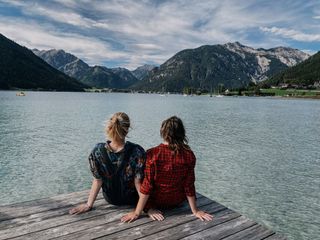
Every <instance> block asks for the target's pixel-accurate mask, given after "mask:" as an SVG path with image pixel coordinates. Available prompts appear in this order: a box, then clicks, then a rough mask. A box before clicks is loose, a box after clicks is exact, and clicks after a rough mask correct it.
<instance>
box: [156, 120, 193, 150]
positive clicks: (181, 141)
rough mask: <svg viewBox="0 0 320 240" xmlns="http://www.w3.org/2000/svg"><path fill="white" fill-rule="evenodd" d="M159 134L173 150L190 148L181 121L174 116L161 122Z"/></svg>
mask: <svg viewBox="0 0 320 240" xmlns="http://www.w3.org/2000/svg"><path fill="white" fill-rule="evenodd" d="M160 135H161V137H162V138H163V140H165V141H166V142H167V143H168V144H169V148H170V149H171V150H173V151H175V152H177V151H180V150H182V149H190V148H189V146H188V138H187V136H186V131H185V128H184V126H183V122H182V120H181V119H180V118H178V117H176V116H173V117H170V118H168V119H166V120H164V121H163V122H162V125H161V129H160Z"/></svg>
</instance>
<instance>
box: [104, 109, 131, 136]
mask: <svg viewBox="0 0 320 240" xmlns="http://www.w3.org/2000/svg"><path fill="white" fill-rule="evenodd" d="M129 128H130V118H129V116H128V115H127V114H126V113H124V112H117V113H115V114H113V116H112V117H111V118H110V120H109V121H108V123H107V126H106V134H107V136H108V137H109V138H110V140H114V141H124V140H125V138H126V136H127V134H128V132H129Z"/></svg>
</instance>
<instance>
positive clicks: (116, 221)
mask: <svg viewBox="0 0 320 240" xmlns="http://www.w3.org/2000/svg"><path fill="white" fill-rule="evenodd" d="M207 204H215V205H217V203H212V201H211V200H210V199H208V198H205V197H201V198H199V199H198V205H199V206H201V207H202V206H205V205H207ZM128 211H129V209H126V210H125V211H119V212H115V213H112V214H109V215H108V217H109V218H108V221H104V222H101V221H100V222H98V221H97V222H95V223H94V222H93V224H92V227H90V228H88V229H86V230H83V231H77V232H75V233H73V234H69V235H63V236H61V237H59V238H57V239H66V240H67V239H68V240H70V239H77V240H82V239H93V238H98V237H103V236H105V235H110V234H113V233H117V232H122V231H124V230H126V229H132V228H133V227H136V226H140V225H143V224H147V225H148V224H150V223H151V222H153V221H152V220H151V219H150V218H148V217H147V216H142V217H141V218H140V219H138V220H137V221H135V222H133V223H130V224H129V223H121V222H120V218H121V217H122V216H123V215H124V214H125V213H128ZM189 211H190V208H189V206H188V205H187V204H185V205H183V206H182V207H180V208H176V209H172V210H168V211H166V212H165V216H166V217H168V216H172V215H174V216H176V215H179V214H183V213H189ZM70 230H71V231H74V230H75V226H72V229H71V228H70ZM70 230H69V231H70ZM109 239H110V238H109Z"/></svg>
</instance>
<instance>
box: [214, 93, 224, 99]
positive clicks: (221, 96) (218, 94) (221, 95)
mask: <svg viewBox="0 0 320 240" xmlns="http://www.w3.org/2000/svg"><path fill="white" fill-rule="evenodd" d="M215 97H219V98H221V97H223V95H220V94H218V95H215Z"/></svg>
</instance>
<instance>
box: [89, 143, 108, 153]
mask: <svg viewBox="0 0 320 240" xmlns="http://www.w3.org/2000/svg"><path fill="white" fill-rule="evenodd" d="M105 145H106V143H97V144H96V145H95V146H94V147H93V149H92V151H91V152H92V153H96V152H100V151H101V149H102V148H105Z"/></svg>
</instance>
